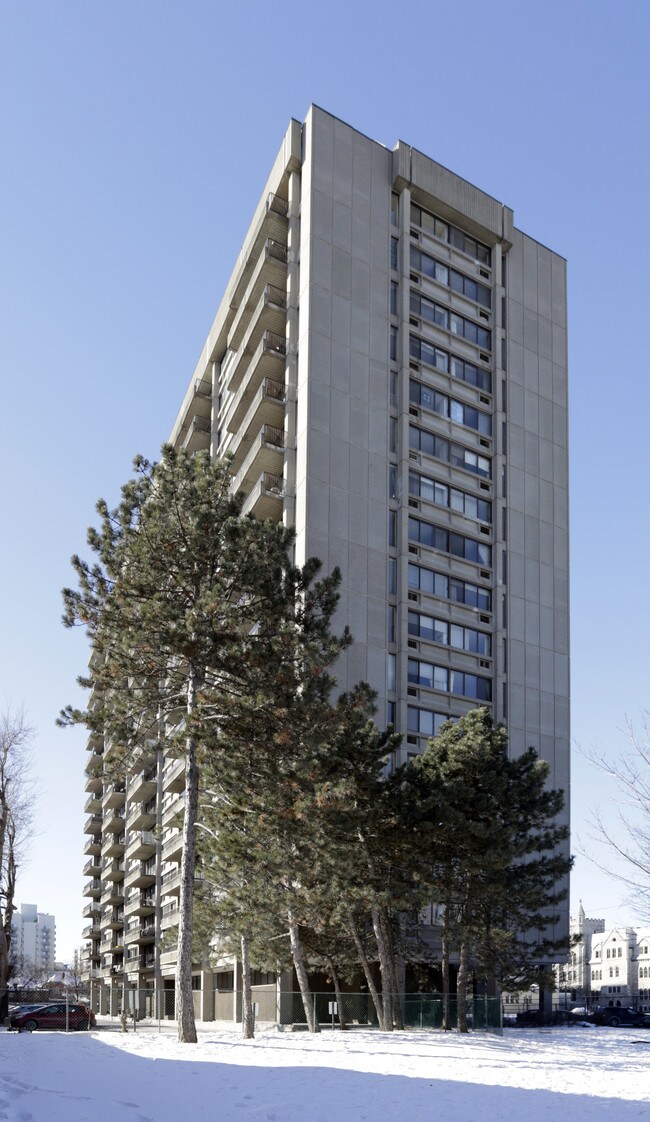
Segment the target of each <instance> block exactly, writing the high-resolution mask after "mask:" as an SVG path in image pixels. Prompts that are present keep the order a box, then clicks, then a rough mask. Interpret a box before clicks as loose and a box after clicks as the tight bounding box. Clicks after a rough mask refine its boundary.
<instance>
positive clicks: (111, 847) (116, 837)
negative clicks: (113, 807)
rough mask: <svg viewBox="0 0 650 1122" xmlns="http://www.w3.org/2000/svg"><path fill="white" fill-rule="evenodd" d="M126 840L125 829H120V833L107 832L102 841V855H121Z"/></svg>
mask: <svg viewBox="0 0 650 1122" xmlns="http://www.w3.org/2000/svg"><path fill="white" fill-rule="evenodd" d="M125 841H126V834H125V832H124V830H120V832H119V834H106V835H105V837H104V839H103V841H102V857H121V856H122V854H123V853H124V844H125Z"/></svg>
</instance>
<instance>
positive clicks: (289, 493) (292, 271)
mask: <svg viewBox="0 0 650 1122" xmlns="http://www.w3.org/2000/svg"><path fill="white" fill-rule="evenodd" d="M300 186H301V183H300V173H299V172H297V171H292V172H290V173H289V232H288V241H287V329H286V331H287V335H286V337H287V361H286V367H285V390H286V397H287V400H286V407H285V413H284V496H285V497H284V513H283V522H284V524H285V526H293V525H294V523H295V521H296V397H297V385H298V300H299V293H300V265H299V258H300Z"/></svg>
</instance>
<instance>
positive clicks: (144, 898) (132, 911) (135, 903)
mask: <svg viewBox="0 0 650 1122" xmlns="http://www.w3.org/2000/svg"><path fill="white" fill-rule="evenodd" d="M155 910H156V896H155V893H146V892H137V891H135V892H133V891H132V892H131V894H130V896H129V897H128V899H127V901H126V904H125V906H124V912H125V915H127V916H130V915H150V914H151V912H153V911H155Z"/></svg>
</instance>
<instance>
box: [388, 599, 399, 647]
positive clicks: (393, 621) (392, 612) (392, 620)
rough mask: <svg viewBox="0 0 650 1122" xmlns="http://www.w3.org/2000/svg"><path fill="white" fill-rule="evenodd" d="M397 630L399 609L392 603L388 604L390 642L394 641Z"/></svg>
mask: <svg viewBox="0 0 650 1122" xmlns="http://www.w3.org/2000/svg"><path fill="white" fill-rule="evenodd" d="M396 630H397V609H396V608H394V607H393V605H392V604H389V606H388V628H387V631H388V642H389V643H394V642H395V641H396V640H395V635H396Z"/></svg>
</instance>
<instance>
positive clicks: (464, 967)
mask: <svg viewBox="0 0 650 1122" xmlns="http://www.w3.org/2000/svg"><path fill="white" fill-rule="evenodd" d="M468 964H469V946H468V942H467V936H466V935H465V933H463V935H462V936H461V941H460V959H459V966H458V980H457V982H456V1004H457V1009H456V1018H457V1021H458V1031H459V1032H467V976H468Z"/></svg>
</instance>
